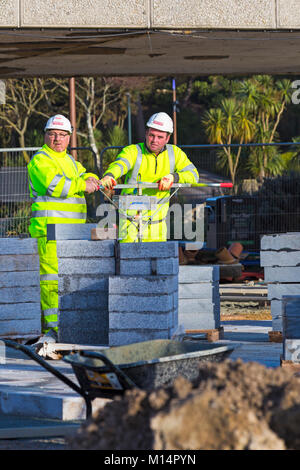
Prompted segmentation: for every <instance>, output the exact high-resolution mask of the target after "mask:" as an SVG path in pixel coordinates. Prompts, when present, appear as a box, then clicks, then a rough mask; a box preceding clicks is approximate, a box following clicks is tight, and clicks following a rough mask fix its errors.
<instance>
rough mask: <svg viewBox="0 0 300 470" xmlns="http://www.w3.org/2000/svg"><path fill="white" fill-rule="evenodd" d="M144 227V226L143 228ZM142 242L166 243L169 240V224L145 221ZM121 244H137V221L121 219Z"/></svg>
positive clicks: (161, 221)
mask: <svg viewBox="0 0 300 470" xmlns="http://www.w3.org/2000/svg"><path fill="white" fill-rule="evenodd" d="M143 225H144V226H143ZM143 225H142V236H141V240H140V241H142V242H143V243H146V242H164V241H166V240H167V224H166V221H165V220H159V221H154V223H153V222H152V223H151V222H149V223H148V224H147V223H146V221H145V220H144V221H143ZM119 238H120V243H137V242H138V241H139V231H138V224H137V223H136V222H135V221H130V220H128V219H127V220H125V219H123V218H120V222H119Z"/></svg>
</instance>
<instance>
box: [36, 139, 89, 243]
mask: <svg viewBox="0 0 300 470" xmlns="http://www.w3.org/2000/svg"><path fill="white" fill-rule="evenodd" d="M27 168H28V177H29V190H30V197H31V198H32V200H33V203H32V206H31V209H32V218H31V224H30V227H29V231H30V234H31V236H32V237H41V236H46V235H47V224H64V223H67V224H74V223H85V221H86V211H87V209H86V200H85V197H84V190H85V188H86V183H85V180H86V179H87V178H88V177H89V176H94V177H95V178H97V179H98V176H97V175H94V174H93V173H86V170H85V168H84V167H83V166H82V165H81V163H80V162H78V161H75V160H74V159H73V157H72V156H71V155H68V154H67V152H66V151H64V152H55V151H54V150H52V149H51V148H50V147H48V146H47V145H43V147H42V148H41V149H40V150H39V151H38V152H37V153H36V154H35V155H33V157H32V159H31V161H30V163H29V164H28V166H27Z"/></svg>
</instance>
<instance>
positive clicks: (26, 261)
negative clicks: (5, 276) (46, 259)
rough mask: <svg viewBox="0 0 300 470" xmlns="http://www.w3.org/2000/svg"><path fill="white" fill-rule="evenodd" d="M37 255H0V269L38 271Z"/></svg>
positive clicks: (4, 270) (5, 270)
mask: <svg viewBox="0 0 300 470" xmlns="http://www.w3.org/2000/svg"><path fill="white" fill-rule="evenodd" d="M39 269H40V261H39V255H37V254H36V255H0V271H2V272H7V271H39Z"/></svg>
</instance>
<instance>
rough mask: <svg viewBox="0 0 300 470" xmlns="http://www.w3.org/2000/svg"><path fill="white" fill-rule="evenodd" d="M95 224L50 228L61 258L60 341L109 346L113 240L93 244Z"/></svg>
mask: <svg viewBox="0 0 300 470" xmlns="http://www.w3.org/2000/svg"><path fill="white" fill-rule="evenodd" d="M95 227H96V224H61V225H59V224H58V225H49V226H48V234H47V236H48V239H49V240H56V244H57V257H58V272H59V275H58V294H59V315H58V326H59V329H58V340H59V342H61V343H76V344H86V345H107V344H108V278H109V276H110V275H112V274H115V253H114V252H115V243H114V241H113V240H104V241H92V240H91V229H92V228H95Z"/></svg>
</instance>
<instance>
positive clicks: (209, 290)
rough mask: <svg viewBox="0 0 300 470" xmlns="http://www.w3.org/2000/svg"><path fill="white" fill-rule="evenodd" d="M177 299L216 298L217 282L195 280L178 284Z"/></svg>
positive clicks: (217, 291) (217, 294) (217, 292)
mask: <svg viewBox="0 0 300 470" xmlns="http://www.w3.org/2000/svg"><path fill="white" fill-rule="evenodd" d="M178 297H179V299H207V300H216V299H217V298H218V297H219V283H218V282H199V283H197V282H195V283H192V284H187V283H184V284H179V285H178Z"/></svg>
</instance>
